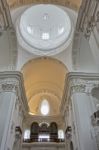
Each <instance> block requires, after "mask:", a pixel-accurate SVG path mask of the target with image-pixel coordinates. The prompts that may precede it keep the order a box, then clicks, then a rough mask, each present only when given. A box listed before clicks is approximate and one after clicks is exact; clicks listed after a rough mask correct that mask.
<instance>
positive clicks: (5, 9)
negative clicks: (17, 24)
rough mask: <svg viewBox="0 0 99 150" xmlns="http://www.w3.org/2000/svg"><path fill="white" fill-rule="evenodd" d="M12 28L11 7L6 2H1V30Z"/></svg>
mask: <svg viewBox="0 0 99 150" xmlns="http://www.w3.org/2000/svg"><path fill="white" fill-rule="evenodd" d="M8 27H12V20H11V15H10V10H9V6H8V3H7V1H6V0H0V28H8Z"/></svg>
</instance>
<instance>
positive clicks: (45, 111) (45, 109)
mask: <svg viewBox="0 0 99 150" xmlns="http://www.w3.org/2000/svg"><path fill="white" fill-rule="evenodd" d="M48 113H49V103H48V101H47V100H46V99H44V100H43V101H42V102H41V114H42V115H44V116H46V115H48Z"/></svg>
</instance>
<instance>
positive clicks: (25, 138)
mask: <svg viewBox="0 0 99 150" xmlns="http://www.w3.org/2000/svg"><path fill="white" fill-rule="evenodd" d="M27 139H30V130H29V129H27V130H25V132H24V140H27Z"/></svg>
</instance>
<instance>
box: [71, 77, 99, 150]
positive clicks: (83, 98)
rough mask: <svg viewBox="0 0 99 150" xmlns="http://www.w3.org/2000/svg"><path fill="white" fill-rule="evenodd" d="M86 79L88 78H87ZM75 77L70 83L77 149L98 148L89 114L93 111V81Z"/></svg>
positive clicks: (90, 149) (94, 149)
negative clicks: (91, 94) (91, 95)
mask: <svg viewBox="0 0 99 150" xmlns="http://www.w3.org/2000/svg"><path fill="white" fill-rule="evenodd" d="M87 81H88V80H87ZM87 81H86V80H81V79H76V80H75V82H74V83H73V84H72V85H71V95H70V98H71V103H72V119H73V120H74V130H75V137H76V139H77V140H76V142H77V143H76V144H77V146H76V147H75V148H76V149H78V150H98V147H97V143H96V138H95V133H94V129H93V126H92V123H91V116H92V114H93V113H94V112H93V109H92V101H91V98H90V93H91V89H92V88H93V85H94V82H93V83H91V81H88V83H87ZM75 137H74V138H75Z"/></svg>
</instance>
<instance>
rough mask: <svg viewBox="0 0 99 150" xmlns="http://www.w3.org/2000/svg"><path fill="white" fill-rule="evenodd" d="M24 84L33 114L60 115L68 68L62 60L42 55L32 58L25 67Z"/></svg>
mask: <svg viewBox="0 0 99 150" xmlns="http://www.w3.org/2000/svg"><path fill="white" fill-rule="evenodd" d="M22 73H23V77H24V85H25V90H26V96H27V100H28V105H29V111H30V113H31V114H32V115H39V116H42V115H43V116H44V115H45V116H46V115H47V116H52V115H59V113H60V111H59V108H60V104H61V100H62V95H63V89H64V81H65V77H66V74H67V73H68V69H67V68H66V66H65V65H64V64H63V63H61V62H60V61H58V60H56V59H53V58H49V57H41V58H37V59H33V60H30V61H29V62H27V63H26V64H25V65H24V66H23V68H22Z"/></svg>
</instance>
